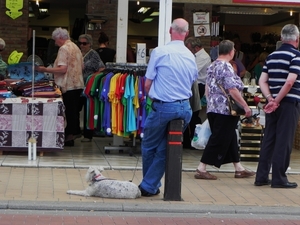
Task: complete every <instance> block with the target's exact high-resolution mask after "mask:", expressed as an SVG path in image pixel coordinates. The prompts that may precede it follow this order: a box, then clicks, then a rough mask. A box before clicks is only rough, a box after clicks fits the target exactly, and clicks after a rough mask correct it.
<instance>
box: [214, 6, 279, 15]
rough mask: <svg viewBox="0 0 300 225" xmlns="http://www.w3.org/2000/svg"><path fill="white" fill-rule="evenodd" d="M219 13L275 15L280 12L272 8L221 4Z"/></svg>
mask: <svg viewBox="0 0 300 225" xmlns="http://www.w3.org/2000/svg"><path fill="white" fill-rule="evenodd" d="M219 13H228V14H244V15H273V14H276V13H278V11H277V10H274V9H272V8H250V7H227V6H221V7H220V11H219Z"/></svg>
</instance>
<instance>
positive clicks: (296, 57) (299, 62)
mask: <svg viewBox="0 0 300 225" xmlns="http://www.w3.org/2000/svg"><path fill="white" fill-rule="evenodd" d="M263 72H265V73H267V74H268V76H269V80H268V84H269V88H270V91H271V94H272V96H273V97H274V98H275V97H276V96H277V95H278V93H279V91H280V89H281V88H282V86H283V85H284V84H285V82H286V79H287V77H288V75H289V73H295V74H298V77H297V79H296V81H295V83H294V85H293V86H292V88H291V90H290V91H289V93H288V94H287V95H286V96H285V97H284V98H283V99H282V101H285V102H295V101H298V102H300V52H299V51H298V50H297V49H296V48H295V47H294V46H292V45H290V44H286V43H284V44H282V46H281V47H280V48H279V49H277V50H276V51H274V52H272V53H271V54H270V55H269V56H268V57H267V59H266V63H265V65H264V67H263Z"/></svg>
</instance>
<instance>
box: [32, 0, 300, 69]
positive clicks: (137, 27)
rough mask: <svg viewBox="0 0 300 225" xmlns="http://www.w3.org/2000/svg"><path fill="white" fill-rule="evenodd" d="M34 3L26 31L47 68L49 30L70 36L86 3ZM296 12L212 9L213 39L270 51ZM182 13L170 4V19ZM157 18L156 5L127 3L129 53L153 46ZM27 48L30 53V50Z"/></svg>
mask: <svg viewBox="0 0 300 225" xmlns="http://www.w3.org/2000/svg"><path fill="white" fill-rule="evenodd" d="M37 2H38V1H30V5H29V27H30V29H34V30H36V36H37V41H36V47H37V48H36V54H37V55H39V56H40V57H41V58H42V60H43V61H45V64H48V63H50V59H49V56H48V57H47V54H46V52H47V48H48V44H49V43H48V42H49V39H51V33H52V31H53V29H54V28H55V27H58V26H61V27H65V28H67V29H69V30H70V33H71V34H72V29H73V27H74V25H75V23H76V22H77V20H78V19H83V18H87V17H86V13H85V8H86V3H87V0H77V1H71V0H64V1H60V0H43V1H39V5H37ZM204 6H205V5H204V4H196V3H195V12H196V11H206V9H205V7H204ZM299 10H300V9H297V8H296V9H295V8H289V7H272V8H271V7H258V6H257V7H253V6H251V7H249V6H238V7H233V6H232V5H231V6H228V5H224V6H223V5H222V6H220V5H214V6H213V8H212V17H215V18H217V19H218V21H219V36H218V37H213V38H215V39H216V38H217V39H222V38H226V39H233V38H234V37H236V36H238V37H239V38H240V40H241V41H242V43H243V45H242V50H244V51H245V52H247V51H249V49H250V48H251V46H253V45H256V46H257V45H260V46H261V47H262V48H263V49H266V50H268V51H272V50H273V49H274V48H275V46H276V41H277V40H278V38H279V34H280V29H281V27H282V25H283V24H286V23H296V22H297V21H298V20H299ZM183 11H184V4H183V3H173V9H172V17H173V18H178V17H182V16H183V13H184V12H183ZM158 17H159V2H157V1H155V2H151V1H139V5H138V4H137V1H129V12H128V36H127V43H128V44H129V45H130V46H131V47H132V48H133V49H135V46H136V43H146V46H147V49H151V48H154V47H156V46H157V43H158ZM86 21H87V20H86ZM85 23H86V25H85V29H89V27H88V23H87V22H85ZM99 28H100V29H101V27H99ZM99 28H96V29H99ZM100 29H99V30H100ZM83 32H84V31H83ZM71 36H72V35H71ZM28 47H29V48H28V50H29V53H30V47H31V46H30V45H29V46H28ZM52 47H53V46H52ZM95 47H96V46H95ZM207 47H209V46H207ZM28 55H30V54H28Z"/></svg>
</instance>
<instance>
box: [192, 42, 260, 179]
mask: <svg viewBox="0 0 300 225" xmlns="http://www.w3.org/2000/svg"><path fill="white" fill-rule="evenodd" d="M234 53H235V49H234V43H233V42H232V41H229V40H224V41H222V42H220V44H219V57H218V58H217V59H216V60H215V61H214V62H213V63H212V64H211V65H210V66H209V67H208V70H207V79H206V94H205V95H206V99H207V118H208V122H209V125H210V128H211V132H212V134H211V136H210V138H209V140H208V143H207V145H206V147H205V149H204V152H203V155H202V158H201V160H200V164H199V165H198V168H197V170H196V174H195V176H194V177H195V178H196V179H207V180H216V179H217V177H216V176H215V175H213V174H210V173H209V172H208V171H207V170H206V166H207V165H212V166H215V167H217V168H220V167H221V165H223V164H225V163H233V165H234V168H235V174H234V177H235V178H246V177H251V176H253V175H255V173H254V172H252V171H248V170H246V169H245V168H244V167H243V166H242V165H241V163H240V155H239V149H238V143H237V135H236V131H235V129H236V127H237V123H238V120H239V117H238V116H232V115H231V113H230V110H229V106H228V100H227V97H226V96H225V94H224V93H223V91H222V89H221V87H222V88H223V89H224V90H225V91H226V93H227V94H229V95H231V96H232V98H233V99H234V100H236V101H237V102H238V103H239V104H240V105H242V106H243V107H244V110H245V112H246V115H245V116H246V117H249V116H251V109H250V108H249V106H248V105H247V103H246V102H245V100H244V99H243V97H242V95H241V91H242V90H243V88H244V85H243V83H242V81H241V79H240V77H239V76H238V75H237V74H236V73H235V72H234V70H233V67H232V65H231V64H230V61H231V60H232V59H233V57H234Z"/></svg>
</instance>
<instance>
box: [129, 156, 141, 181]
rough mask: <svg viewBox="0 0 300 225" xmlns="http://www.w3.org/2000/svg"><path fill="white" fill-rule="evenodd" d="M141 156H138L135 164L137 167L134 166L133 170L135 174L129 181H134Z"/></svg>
mask: <svg viewBox="0 0 300 225" xmlns="http://www.w3.org/2000/svg"><path fill="white" fill-rule="evenodd" d="M139 158H140V156H138V157H137V160H136V165H135V168H134V170H133V176H132V179H131V180H129V182H132V181H133V178H134V177H135V171H136V169H137V165H138V163H139Z"/></svg>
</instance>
